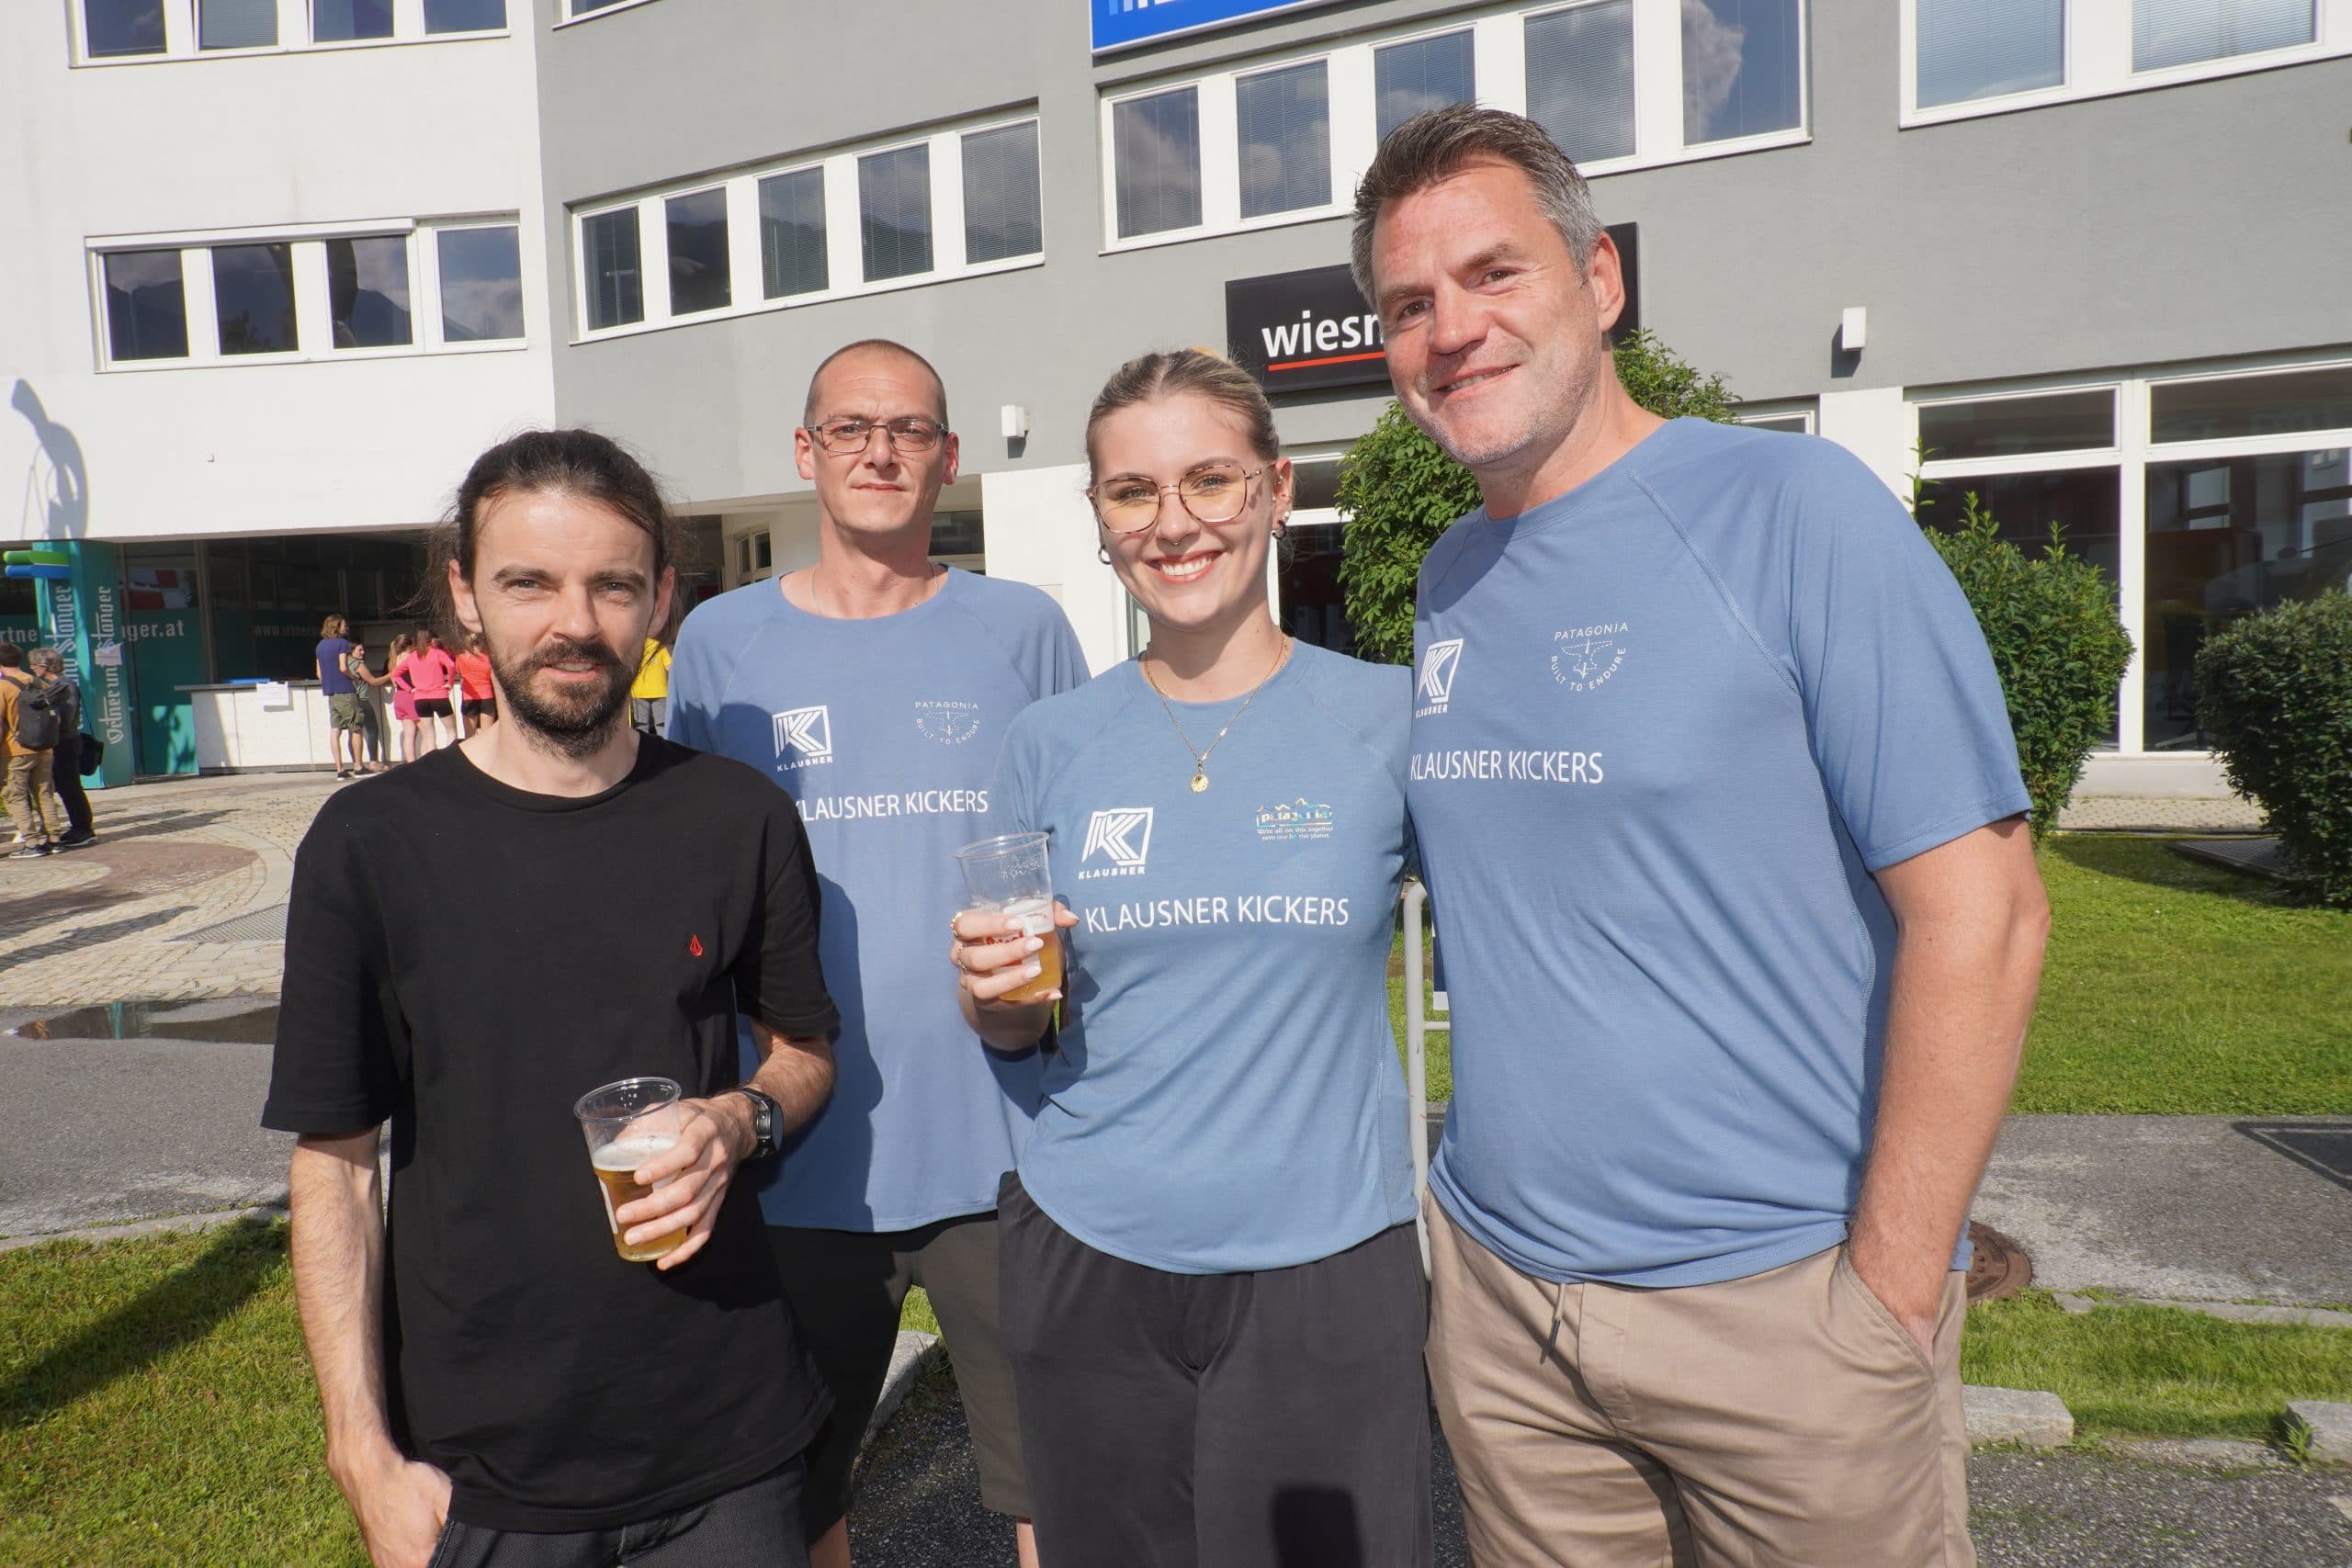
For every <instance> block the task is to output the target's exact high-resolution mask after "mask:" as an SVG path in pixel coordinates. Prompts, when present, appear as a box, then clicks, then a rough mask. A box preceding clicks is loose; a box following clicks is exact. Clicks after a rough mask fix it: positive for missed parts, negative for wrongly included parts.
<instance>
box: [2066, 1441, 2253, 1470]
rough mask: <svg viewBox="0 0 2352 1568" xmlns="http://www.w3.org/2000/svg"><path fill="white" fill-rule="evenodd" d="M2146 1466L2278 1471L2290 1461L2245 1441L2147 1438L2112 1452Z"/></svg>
mask: <svg viewBox="0 0 2352 1568" xmlns="http://www.w3.org/2000/svg"><path fill="white" fill-rule="evenodd" d="M2110 1451H2112V1452H2113V1453H2115V1454H2116V1455H2117V1456H2118V1457H2120V1458H2123V1459H2131V1460H2138V1461H2142V1462H2143V1463H2147V1464H2162V1465H2172V1466H2176V1467H2178V1468H2182V1469H2194V1470H2277V1469H2278V1468H2279V1467H2280V1466H2282V1465H2284V1464H2285V1463H2286V1462H2287V1461H2285V1460H2283V1459H2281V1458H2279V1457H2278V1450H2276V1449H2273V1448H2271V1447H2269V1446H2268V1445H2267V1444H2264V1443H2256V1442H2251V1441H2248V1440H2247V1439H2245V1438H2135V1439H2132V1440H2131V1441H2128V1442H2119V1443H2116V1444H2115V1445H2114V1446H2113V1448H2112V1450H2110Z"/></svg>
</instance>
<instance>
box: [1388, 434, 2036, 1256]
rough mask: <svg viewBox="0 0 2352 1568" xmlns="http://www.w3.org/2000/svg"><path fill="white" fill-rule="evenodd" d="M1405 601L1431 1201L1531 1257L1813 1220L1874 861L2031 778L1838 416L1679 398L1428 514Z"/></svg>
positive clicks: (1926, 568)
mask: <svg viewBox="0 0 2352 1568" xmlns="http://www.w3.org/2000/svg"><path fill="white" fill-rule="evenodd" d="M1414 631H1415V642H1416V645H1417V648H1416V651H1417V653H1418V658H1417V659H1416V660H1415V665H1414V669H1415V672H1416V679H1415V685H1414V691H1413V739H1412V761H1411V769H1410V772H1411V778H1412V783H1411V786H1410V788H1411V796H1412V805H1413V818H1414V822H1415V824H1416V827H1417V829H1418V831H1419V839H1420V846H1421V860H1422V863H1423V865H1424V867H1425V868H1426V873H1427V875H1428V878H1429V883H1430V893H1431V898H1432V903H1433V905H1434V908H1436V911H1437V919H1438V924H1439V930H1440V932H1441V941H1442V943H1443V945H1444V948H1445V955H1446V978H1447V984H1448V986H1449V991H1448V995H1449V996H1450V998H1452V1003H1453V1034H1452V1040H1453V1089H1454V1098H1453V1110H1452V1112H1451V1115H1450V1117H1449V1119H1448V1122H1447V1124H1446V1129H1445V1137H1444V1139H1443V1142H1442V1145H1441V1146H1440V1149H1439V1153H1438V1157H1437V1161H1436V1164H1435V1167H1434V1169H1433V1171H1432V1174H1431V1183H1432V1185H1433V1186H1434V1188H1435V1190H1436V1191H1437V1195H1438V1199H1439V1201H1441V1202H1442V1204H1443V1205H1444V1206H1445V1209H1446V1212H1447V1213H1450V1214H1452V1215H1453V1217H1454V1219H1455V1220H1457V1221H1458V1222H1460V1223H1461V1224H1462V1225H1463V1226H1464V1229H1466V1230H1467V1231H1468V1232H1469V1233H1470V1234H1471V1235H1473V1236H1475V1237H1476V1239H1477V1240H1478V1241H1479V1242H1481V1243H1482V1244H1483V1245H1485V1246H1486V1247H1487V1248H1488V1249H1489V1250H1490V1251H1493V1252H1494V1253H1496V1254H1498V1256H1500V1257H1502V1258H1506V1259H1508V1260H1509V1261H1510V1262H1511V1263H1512V1264H1514V1265H1515V1266H1517V1267H1518V1268H1519V1269H1521V1270H1523V1271H1525V1272H1527V1273H1530V1274H1533V1275H1535V1276H1538V1277H1540V1278H1543V1279H1547V1280H1611V1281H1615V1282H1619V1283H1624V1284H1634V1285H1685V1284H1701V1283H1706V1282H1711V1281H1714V1280H1731V1279H1738V1278H1741V1277H1744V1276H1746V1275H1750V1274H1756V1273H1759V1272H1761V1271H1763V1270H1765V1269H1772V1268H1776V1267H1778V1266H1780V1265H1781V1264H1783V1263H1787V1262H1791V1261H1792V1260H1794V1259H1796V1258H1803V1257H1805V1256H1807V1255H1809V1254H1811V1253H1814V1252H1817V1251H1820V1250H1821V1249H1823V1248H1825V1247H1832V1246H1835V1245H1836V1244H1837V1243H1838V1241H1839V1240H1841V1239H1842V1238H1843V1236H1844V1235H1845V1230H1846V1225H1847V1222H1848V1219H1849V1215H1850V1214H1851V1213H1852V1210H1853V1205H1854V1201H1855V1197H1856V1195H1857V1193H1858V1192H1859V1190H1860V1181H1861V1167H1862V1160H1863V1156H1864V1154H1865V1152H1866V1151H1867V1149H1868V1146H1869V1140H1870V1134H1871V1115H1872V1111H1873V1108H1874V1105H1875V1101H1876V1095H1877V1089H1878V1067H1879V1059H1880V1052H1881V1049H1882V1046H1883V1034H1884V1029H1885V1017H1886V1000H1887V982H1888V978H1889V976H1890V973H1891V970H1892V967H1893V960H1894V919H1893V918H1892V916H1891V914H1890V913H1889V910H1888V908H1887V904H1886V900H1885V898H1884V897H1883V896H1882V895H1881V894H1880V892H1879V889H1878V886H1877V884H1876V883H1875V882H1874V881H1873V880H1872V879H1871V873H1872V872H1875V871H1879V870H1882V869H1883V868H1884V867H1886V866H1889V865H1893V864H1894V863H1896V862H1898V861H1902V860H1905V859H1908V858H1909V857H1911V856H1913V855H1916V854H1918V853H1920V852H1922V851H1926V850H1930V849H1933V848H1935V847H1936V846H1937V845H1939V844H1942V843H1946V842H1948V841H1950V840H1953V839H1956V838H1959V837H1960V836H1961V835H1962V834H1964V833H1967V832H1970V831H1971V830H1973V829H1976V828H1979V827H1982V826H1984V825H1985V824H1986V823H1988V822H1993V821H1997V820H1999V819H2000V818H2005V817H2009V816H2012V815H2014V814H2016V813H2018V812H2020V811H2023V810H2025V809H2026V806H2027V797H2026V793H2025V789H2024V786H2023V784H2021V783H2020V782H2019V780H2018V761H2017V752H2016V748H2015V745H2014V744H2013V742H2012V740H2011V738H2010V734H2009V721H2008V716H2007V710H2006V708H2005V707H2004V705H2003V702H2002V697H2001V688H2000V684H1999V682H1998V680H1997V679H1996V676H1995V674H1994V671H1993V663H1992V660H1991V657H1990V656H1989V655H1988V654H1987V653H1986V651H1985V639H1984V637H1983V635H1982V634H1981V633H1980V632H1979V631H1978V629H1977V626H1976V621H1975V617H1974V616H1973V614H1972V613H1971V612H1970V610H1969V607H1968V603H1967V601H1966V600H1965V599H1964V598H1963V597H1962V594H1961V592H1960V589H1959V586H1958V585H1957V584H1956V583H1954V582H1953V581H1952V578H1951V572H1950V571H1949V570H1946V569H1945V567H1944V565H1943V563H1942V561H1941V560H1940V559H1939V558H1938V557H1937V556H1936V554H1935V551H1934V550H1933V549H1932V548H1931V547H1929V546H1928V542H1927V540H1926V539H1925V538H1924V537H1923V536H1921V534H1920V531H1919V528H1918V525H1917V524H1916V523H1914V522H1913V521H1912V519H1911V518H1910V516H1909V515H1908V514H1907V513H1905V511H1904V510H1903V507H1902V506H1901V504H1900V503H1898V502H1896V500H1895V499H1894V496H1893V495H1892V494H1890V493H1889V492H1888V491H1887V489H1886V487H1885V486H1884V485H1883V484H1882V483H1881V482H1880V481H1879V480H1878V479H1875V478H1874V477H1872V475H1871V473H1870V471H1869V470H1868V469H1866V468H1863V467H1862V465H1861V464H1860V462H1859V461H1857V460H1856V459H1855V458H1854V457H1852V456H1850V455H1849V454H1848V453H1847V452H1846V451H1845V450H1844V449H1843V448H1841V447H1839V446H1835V445H1833V444H1832V443H1830V442H1827V441H1824V440H1819V439H1815V438H1813V437H1809V436H1791V435H1785V434H1773V433H1770V432H1763V431H1747V430H1740V429H1736V428H1731V427H1726V426H1723V425H1716V424H1710V423H1704V422H1702V421H1697V420H1678V421H1676V422H1674V423H1670V424H1668V425H1667V426H1665V427H1664V428H1663V429H1660V430H1658V431H1657V432H1656V433H1654V434H1651V435H1650V436H1649V437H1648V438H1647V439H1646V440H1645V441H1643V442H1642V443H1641V444H1640V445H1639V446H1635V447H1634V450H1633V451H1631V452H1630V453H1628V454H1626V455H1625V456H1624V457H1621V458H1620V459H1618V460H1617V462H1615V463H1614V464H1612V465H1611V467H1609V468H1606V469H1604V470H1603V471H1602V472H1600V474H1598V475H1596V476H1594V477H1593V478H1592V479H1589V480H1588V481H1586V482H1585V483H1584V484H1582V485H1579V486H1578V487H1577V489H1575V490H1573V491H1569V492H1568V493H1567V494H1566V495H1564V496H1561V497H1559V498H1558V499H1556V500H1555V501H1551V502H1546V503H1545V504H1544V505H1542V506H1538V507H1534V508H1532V509H1531V510H1529V511H1528V512H1526V513H1522V514H1521V515H1520V516H1519V517H1517V518H1513V519H1510V520H1508V521H1504V522H1500V523H1498V522H1494V521H1491V520H1489V519H1488V518H1487V516H1486V514H1485V513H1483V512H1474V513H1471V514H1470V515H1469V516H1467V517H1465V518H1464V519H1462V520H1461V521H1460V522H1457V523H1456V524H1454V525H1453V527H1452V528H1451V529H1449V530H1447V532H1446V534H1445V536H1443V537H1442V538H1441V539H1440V540H1439V541H1438V542H1437V544H1436V546H1435V547H1432V548H1431V549H1430V554H1429V558H1428V559H1427V560H1426V561H1425V562H1424V563H1423V565H1422V568H1421V579H1420V595H1419V609H1418V612H1417V614H1416V617H1415V626H1414Z"/></svg>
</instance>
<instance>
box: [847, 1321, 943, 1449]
mask: <svg viewBox="0 0 2352 1568" xmlns="http://www.w3.org/2000/svg"><path fill="white" fill-rule="evenodd" d="M940 1353H941V1352H940V1344H939V1336H938V1335H936V1334H924V1333H921V1332H919V1331H917V1330H915V1329H911V1328H902V1329H900V1330H899V1343H898V1347H897V1348H895V1349H893V1350H892V1351H891V1352H890V1371H889V1372H888V1374H887V1375H886V1376H885V1377H884V1378H883V1380H882V1397H881V1398H879V1399H877V1400H876V1401H875V1402H874V1414H873V1415H872V1416H869V1417H867V1419H866V1423H865V1436H864V1437H863V1438H859V1439H858V1442H857V1447H858V1451H859V1452H861V1453H863V1452H864V1451H865V1449H866V1447H867V1445H869V1444H870V1443H872V1442H873V1441H874V1439H875V1438H876V1437H878V1436H880V1435H881V1431H882V1428H883V1427H887V1426H888V1425H889V1424H890V1417H891V1416H895V1415H897V1414H898V1413H899V1405H900V1404H903V1403H905V1401H906V1397H907V1391H908V1390H909V1389H911V1388H913V1387H914V1386H915V1380H916V1379H917V1378H919V1377H921V1376H922V1372H923V1369H924V1368H925V1367H928V1366H930V1365H931V1363H932V1362H933V1361H935V1360H937V1359H939V1357H940Z"/></svg>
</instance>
